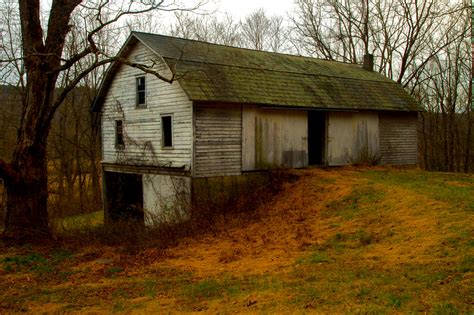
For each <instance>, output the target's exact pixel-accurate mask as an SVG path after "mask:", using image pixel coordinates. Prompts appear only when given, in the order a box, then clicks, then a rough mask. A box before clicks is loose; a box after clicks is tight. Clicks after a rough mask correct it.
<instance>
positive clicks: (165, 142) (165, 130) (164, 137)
mask: <svg viewBox="0 0 474 315" xmlns="http://www.w3.org/2000/svg"><path fill="white" fill-rule="evenodd" d="M161 141H162V142H161V143H162V146H163V148H171V147H173V116H171V115H166V116H161Z"/></svg>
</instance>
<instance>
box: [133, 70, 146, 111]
mask: <svg viewBox="0 0 474 315" xmlns="http://www.w3.org/2000/svg"><path fill="white" fill-rule="evenodd" d="M140 79H143V83H144V84H143V85H144V89H143V90H139V89H138V88H139V81H140ZM146 81H147V80H146V75H144V74H140V75H137V76H135V107H136V108H146V106H147V93H146V85H147V84H146ZM139 93H143V94H144V102H143V103H139V101H140V96H139Z"/></svg>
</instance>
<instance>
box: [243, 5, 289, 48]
mask: <svg viewBox="0 0 474 315" xmlns="http://www.w3.org/2000/svg"><path fill="white" fill-rule="evenodd" d="M284 22H285V21H284V19H283V17H282V16H278V15H275V16H267V14H266V13H265V11H264V9H263V8H260V9H257V10H256V11H254V12H252V13H250V14H249V15H248V16H246V17H245V18H244V20H243V21H241V22H240V30H241V34H242V40H243V45H244V47H247V48H251V49H256V50H266V51H274V52H283V51H285V50H286V48H287V47H286V46H287V44H288V41H287V35H288V33H287V29H286V27H285V23H284Z"/></svg>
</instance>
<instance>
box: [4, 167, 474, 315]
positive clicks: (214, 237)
mask: <svg viewBox="0 0 474 315" xmlns="http://www.w3.org/2000/svg"><path fill="white" fill-rule="evenodd" d="M293 173H294V174H295V175H296V176H298V177H299V180H297V181H292V182H288V183H285V184H284V185H283V186H282V188H281V190H280V191H279V193H278V195H277V196H275V197H274V198H272V199H268V200H265V202H264V203H263V204H261V205H260V206H259V207H258V209H256V210H255V211H256V212H248V211H247V212H246V211H240V212H237V214H235V215H233V216H231V217H226V218H225V219H224V218H220V219H218V220H216V221H215V224H216V225H215V226H214V227H213V228H212V229H211V230H209V231H208V232H207V233H202V230H201V233H199V234H193V235H189V236H186V235H185V234H183V236H182V238H180V239H179V242H178V243H177V244H176V245H173V246H168V247H161V248H160V247H149V246H148V247H141V248H140V250H138V251H135V252H133V253H131V252H130V251H128V250H127V249H126V248H125V247H126V246H122V247H121V246H105V245H101V246H99V245H98V244H99V243H94V244H93V245H90V246H84V245H81V246H79V247H77V248H76V247H75V248H71V247H70V253H71V256H70V257H67V258H64V259H62V260H61V259H59V260H58V259H56V260H55V257H56V256H58V255H59V254H57V251H58V250H59V249H50V248H25V247H23V248H5V247H3V248H2V251H1V252H2V254H1V257H2V258H4V259H5V258H12V257H29V256H28V255H30V256H31V254H32V253H39V254H40V255H41V256H42V257H44V258H46V260H47V261H48V263H44V262H38V261H36V262H32V263H24V264H23V265H21V263H14V262H13V263H8V262H6V261H5V260H4V262H3V266H4V268H5V266H8V265H9V264H10V266H11V267H12V268H14V269H15V268H16V269H17V270H10V271H5V270H4V271H2V272H1V273H0V276H1V278H2V281H1V284H0V292H2V293H1V294H0V301H2V302H0V307H4V308H10V309H11V310H13V311H21V308H24V309H25V310H27V311H30V312H53V311H61V312H63V311H66V312H94V313H95V312H97V313H108V312H111V311H118V312H127V313H129V312H131V313H150V312H165V313H166V312H183V311H186V312H195V311H206V312H208V313H217V312H220V313H234V312H238V313H239V312H242V313H248V312H251V313H255V312H258V313H260V312H263V313H265V312H267V313H295V312H296V313H305V312H308V311H309V312H311V313H345V312H349V313H357V312H361V313H406V312H422V313H423V312H429V313H438V314H448V313H453V314H456V313H457V312H467V311H469V310H472V308H473V304H470V303H471V302H470V301H472V300H471V299H470V298H469V296H471V297H472V295H471V294H472V288H473V274H474V273H473V272H474V266H473V262H474V252H473V246H474V241H473V238H472V235H473V233H474V220H473V212H472V208H473V206H474V200H473V198H474V197H473V195H474V194H473V192H474V191H473V189H474V185H473V183H474V181H473V178H472V176H465V175H454V174H439V173H426V172H422V171H419V170H394V169H386V168H368V169H361V168H342V169H309V170H298V171H293ZM251 213H252V215H250V214H251ZM64 247H65V248H66V249H67V248H68V244H64V246H63V248H64ZM59 256H61V255H59ZM30 260H31V257H30ZM54 261H57V262H56V263H54ZM35 266H36V267H38V268H36V269H35V268H33V267H35ZM48 267H49V268H50V269H51V270H49V269H48Z"/></svg>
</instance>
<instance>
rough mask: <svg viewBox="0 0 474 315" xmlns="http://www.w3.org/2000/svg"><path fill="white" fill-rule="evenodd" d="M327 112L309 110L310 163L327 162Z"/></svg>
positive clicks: (319, 163) (320, 163)
mask: <svg viewBox="0 0 474 315" xmlns="http://www.w3.org/2000/svg"><path fill="white" fill-rule="evenodd" d="M325 156H326V112H321V111H308V163H309V165H322V164H325V163H326V158H325Z"/></svg>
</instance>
